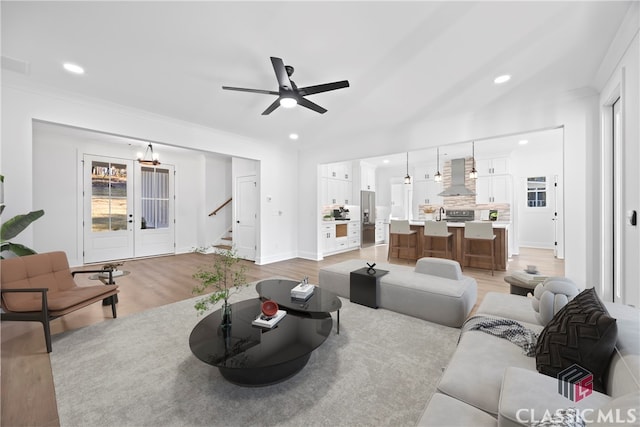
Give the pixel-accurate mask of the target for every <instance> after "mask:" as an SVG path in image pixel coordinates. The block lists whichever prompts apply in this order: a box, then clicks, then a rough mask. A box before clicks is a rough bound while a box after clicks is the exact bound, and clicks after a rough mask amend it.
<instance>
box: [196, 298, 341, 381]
mask: <svg viewBox="0 0 640 427" xmlns="http://www.w3.org/2000/svg"><path fill="white" fill-rule="evenodd" d="M260 304H261V301H260V300H259V299H257V298H256V299H250V300H245V301H241V302H237V303H234V304H233V305H232V312H231V327H230V328H229V329H226V328H225V329H223V328H221V327H220V323H221V321H222V313H221V311H220V310H217V311H214V312H213V313H211V314H209V315H208V316H207V317H205V318H204V319H202V320H201V321H200V322H199V323H198V324H197V325H196V327H195V328H194V329H193V331H192V332H191V335H190V336H189V346H190V347H191V351H192V352H193V354H194V355H195V356H196V357H197V358H198V359H200V360H202V361H203V362H205V363H208V364H209V365H213V366H216V367H217V368H218V369H219V370H220V373H221V374H222V376H223V377H224V378H225V379H227V380H228V381H230V382H232V383H234V384H238V385H243V386H265V385H270V384H275V383H278V382H280V381H284V380H286V379H287V378H290V377H292V376H293V375H295V374H296V373H298V372H299V371H300V370H301V369H302V368H304V366H305V365H306V364H307V362H308V361H309V357H310V356H311V352H313V350H315V349H316V348H318V346H320V345H321V344H322V343H323V342H324V341H325V340H326V339H327V337H328V336H329V333H330V332H331V329H332V327H333V319H332V318H331V315H329V313H325V316H321V315H316V316H314V317H308V316H300V315H297V314H296V313H295V312H291V313H289V312H288V313H287V315H286V316H285V317H284V318H283V319H282V320H281V321H280V322H279V323H278V324H277V325H276V326H275V327H274V328H273V329H265V328H260V327H257V326H253V325H252V324H251V322H252V321H253V320H254V319H255V318H256V316H257V315H258V314H259V313H260Z"/></svg>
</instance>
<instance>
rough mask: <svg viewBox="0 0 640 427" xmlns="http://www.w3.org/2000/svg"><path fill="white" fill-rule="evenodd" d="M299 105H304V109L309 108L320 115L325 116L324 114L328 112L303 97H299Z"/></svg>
mask: <svg viewBox="0 0 640 427" xmlns="http://www.w3.org/2000/svg"><path fill="white" fill-rule="evenodd" d="M298 104H300V105H302V106H303V107H307V108H309V109H310V110H313V111H317V112H318V113H320V114H324V113H326V112H327V110H326V109H325V108H322V107H321V106H319V105H318V104H316V103H313V102H311V101H309V100H308V99H306V98H303V97H301V96H299V97H298Z"/></svg>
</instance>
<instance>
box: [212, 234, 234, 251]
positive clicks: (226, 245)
mask: <svg viewBox="0 0 640 427" xmlns="http://www.w3.org/2000/svg"><path fill="white" fill-rule="evenodd" d="M232 232H233V230H229V231H227V234H228V235H227V236H224V237H221V238H220V240H222V242H221V243H219V244H217V245H213V247H214V248H217V249H223V250H225V251H230V250H231V249H232V248H233V237H231V233H232Z"/></svg>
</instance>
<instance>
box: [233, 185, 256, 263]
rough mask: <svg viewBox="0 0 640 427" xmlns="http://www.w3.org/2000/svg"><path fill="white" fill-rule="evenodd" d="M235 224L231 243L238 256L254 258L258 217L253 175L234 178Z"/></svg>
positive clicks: (252, 259)
mask: <svg viewBox="0 0 640 427" xmlns="http://www.w3.org/2000/svg"><path fill="white" fill-rule="evenodd" d="M234 199H235V203H234V205H235V224H234V226H233V243H234V248H235V250H236V252H237V255H238V256H239V257H240V258H243V259H248V260H251V261H254V260H255V258H256V220H257V218H258V188H257V181H256V176H255V175H248V176H239V177H237V178H236V195H235V198H234Z"/></svg>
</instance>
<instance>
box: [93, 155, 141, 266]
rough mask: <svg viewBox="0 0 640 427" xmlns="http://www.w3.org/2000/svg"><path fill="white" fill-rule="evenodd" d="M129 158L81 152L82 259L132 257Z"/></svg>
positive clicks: (131, 167) (131, 164) (131, 162)
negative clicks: (82, 201)
mask: <svg viewBox="0 0 640 427" xmlns="http://www.w3.org/2000/svg"><path fill="white" fill-rule="evenodd" d="M132 170H133V161H132V160H123V159H116V158H111V157H102V156H92V155H85V156H84V172H83V177H84V180H83V181H84V183H83V187H84V188H83V190H84V191H83V195H84V221H83V225H84V233H83V234H84V262H85V263H92V262H101V261H111V260H117V259H124V258H132V257H133V254H134V247H133V242H134V236H133V209H134V207H133V185H132V182H131V181H132V180H131V172H132Z"/></svg>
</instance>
